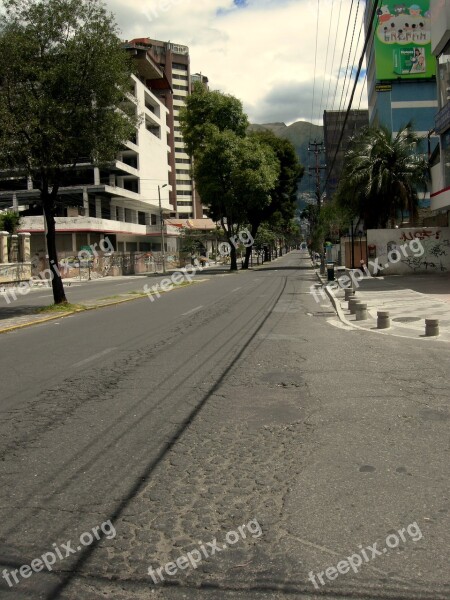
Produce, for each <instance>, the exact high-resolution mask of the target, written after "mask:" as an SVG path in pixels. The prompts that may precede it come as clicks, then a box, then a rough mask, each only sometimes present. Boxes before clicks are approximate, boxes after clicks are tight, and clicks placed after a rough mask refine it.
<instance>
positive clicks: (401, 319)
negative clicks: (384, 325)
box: [392, 317, 422, 323]
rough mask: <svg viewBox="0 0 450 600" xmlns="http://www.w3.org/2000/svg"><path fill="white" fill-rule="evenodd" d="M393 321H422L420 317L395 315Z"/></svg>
mask: <svg viewBox="0 0 450 600" xmlns="http://www.w3.org/2000/svg"><path fill="white" fill-rule="evenodd" d="M392 320H393V321H398V322H399V323H413V322H414V321H421V320H422V319H421V318H420V317H395V319H392Z"/></svg>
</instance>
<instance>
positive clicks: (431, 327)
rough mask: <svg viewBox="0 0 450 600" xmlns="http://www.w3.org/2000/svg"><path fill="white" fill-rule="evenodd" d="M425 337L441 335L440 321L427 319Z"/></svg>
mask: <svg viewBox="0 0 450 600" xmlns="http://www.w3.org/2000/svg"><path fill="white" fill-rule="evenodd" d="M425 335H426V336H432V335H439V319H425Z"/></svg>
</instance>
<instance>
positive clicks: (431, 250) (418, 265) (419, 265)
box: [401, 230, 450, 273]
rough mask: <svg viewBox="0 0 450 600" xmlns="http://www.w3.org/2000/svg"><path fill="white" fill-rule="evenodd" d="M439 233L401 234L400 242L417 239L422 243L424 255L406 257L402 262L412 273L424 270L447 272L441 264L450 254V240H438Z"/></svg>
mask: <svg viewBox="0 0 450 600" xmlns="http://www.w3.org/2000/svg"><path fill="white" fill-rule="evenodd" d="M409 236H411V237H409ZM440 237H441V232H440V231H439V230H438V231H435V232H431V231H418V232H415V233H414V234H413V233H412V232H409V233H407V234H405V233H402V235H401V239H402V240H412V239H419V240H421V241H422V246H423V248H424V253H423V255H422V256H408V257H406V258H404V259H403V260H402V262H403V263H404V264H405V265H407V266H408V267H409V268H410V269H412V270H413V271H418V270H425V271H435V272H440V273H442V272H444V271H446V270H447V268H446V267H445V265H444V264H443V259H444V257H445V256H448V254H449V253H450V240H442V239H440Z"/></svg>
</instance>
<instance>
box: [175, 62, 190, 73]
mask: <svg viewBox="0 0 450 600" xmlns="http://www.w3.org/2000/svg"><path fill="white" fill-rule="evenodd" d="M172 69H178V70H179V71H187V70H188V68H187V65H182V64H181V63H176V62H173V63H172Z"/></svg>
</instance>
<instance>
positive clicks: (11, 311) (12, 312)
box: [0, 305, 46, 321]
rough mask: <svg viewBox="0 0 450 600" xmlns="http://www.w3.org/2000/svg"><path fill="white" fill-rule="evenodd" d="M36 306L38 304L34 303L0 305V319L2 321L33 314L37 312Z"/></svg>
mask: <svg viewBox="0 0 450 600" xmlns="http://www.w3.org/2000/svg"><path fill="white" fill-rule="evenodd" d="M43 306H44V305H43ZM45 306H46V305H45ZM38 308H39V306H36V305H35V306H30V305H29V306H23V305H22V306H0V321H3V320H5V319H13V318H15V317H24V316H25V315H34V314H36V313H37V310H38Z"/></svg>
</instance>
